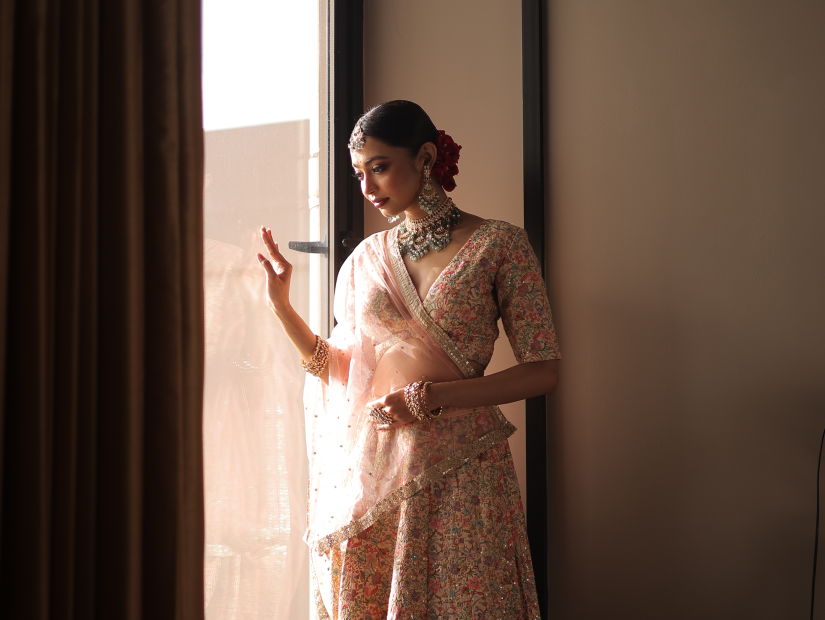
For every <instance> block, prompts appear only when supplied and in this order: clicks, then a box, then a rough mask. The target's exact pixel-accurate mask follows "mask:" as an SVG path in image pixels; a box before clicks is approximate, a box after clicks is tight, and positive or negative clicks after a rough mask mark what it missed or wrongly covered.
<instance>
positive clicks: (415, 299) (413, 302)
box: [387, 227, 478, 378]
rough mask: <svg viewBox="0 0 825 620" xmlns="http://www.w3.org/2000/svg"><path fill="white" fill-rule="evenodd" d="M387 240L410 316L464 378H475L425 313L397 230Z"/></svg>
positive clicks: (466, 364) (445, 335) (472, 371)
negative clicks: (397, 240)
mask: <svg viewBox="0 0 825 620" xmlns="http://www.w3.org/2000/svg"><path fill="white" fill-rule="evenodd" d="M387 237H388V238H389V239H388V241H389V246H390V247H388V248H387V252H388V253H389V255H390V262H391V263H392V268H393V271H395V279H396V280H397V281H398V285H399V286H400V287H401V294H402V295H403V296H404V301H406V302H407V307H408V308H409V309H410V312H411V313H412V315H413V316H414V317H415V318H416V319H417V320H418V322H419V323H421V325H422V326H423V327H424V329H425V330H427V333H429V334H430V336H431V337H432V339H433V340H434V341H435V342H436V343H437V344H438V345H439V346H440V347H441V348H442V349H444V352H445V353H446V354H447V355H448V356H449V357H450V359H451V360H453V362H454V363H455V365H456V366H458V369H459V370H460V371H461V372H462V373H464V376H465V378H470V377H475V376H476V375H477V374H478V373H477V372H476V369H475V368H473V366H472V364H470V362H469V360H468V359H467V358H466V357H464V354H463V353H462V352H461V350H460V349H459V348H458V347H457V346H456V344H455V343H454V342H453V341H452V339H451V338H450V336H449V335H448V334H447V332H445V331H444V330H443V329H441V327H440V326H439V325H438V324H437V323H436V322H435V320H434V319H433V317H431V316H430V314H429V313H428V312H427V309H426V308H425V307H424V304H423V303H422V301H421V298H420V297H419V296H418V291H417V290H415V286H414V285H413V282H412V279H411V278H410V274H409V273H408V272H407V266H406V265H405V264H404V259H403V258H402V257H401V253H400V252H399V251H398V246H397V245H396V243H395V241H396V239H397V237H398V228H397V227H396V228H393V230H392V232H391V233H390V234H389V235H387Z"/></svg>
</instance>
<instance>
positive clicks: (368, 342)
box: [304, 230, 515, 559]
mask: <svg viewBox="0 0 825 620" xmlns="http://www.w3.org/2000/svg"><path fill="white" fill-rule="evenodd" d="M394 234H395V230H391V231H385V232H383V233H378V234H376V235H373V236H371V237H370V238H368V239H367V240H366V241H365V242H364V243H363V244H361V245H360V246H359V247H358V248H357V249H356V250H355V252H353V254H352V255H351V256H350V257H349V258H348V259H347V260H346V261H345V263H344V265H343V267H342V268H341V272H340V274H339V276H338V286H337V287H336V293H335V317H336V319H337V321H338V324H337V325H336V326H335V329H334V330H333V332H332V334H331V336H330V338H329V343H330V358H329V382H328V383H327V384H325V383H323V382H322V381H320V380H319V379H317V378H315V377H308V378H307V384H306V388H305V398H304V402H305V408H306V416H307V444H308V450H309V461H310V486H309V496H308V512H309V515H308V517H309V521H308V529H307V532H306V535H305V540H306V542H307V544H309V545H310V547H311V550H312V552H313V553H312V555H313V556H315V558H316V559H320V558H321V557H322V556H324V555H326V554H327V553H328V552H329V550H330V549H332V548H333V547H335V546H338V545H342V544H345V542H346V540H347V539H348V538H350V537H352V536H354V535H355V534H358V533H360V532H362V531H363V530H364V529H366V528H367V527H369V526H370V525H372V524H373V523H374V522H375V521H376V520H377V519H378V518H379V517H380V516H381V515H382V514H384V513H386V512H387V511H389V510H392V509H393V508H395V507H396V506H397V505H398V504H399V503H400V502H402V501H404V500H405V499H407V498H409V497H410V496H412V495H413V494H414V493H416V492H417V491H419V490H420V489H422V488H424V487H425V486H426V485H427V484H428V483H429V482H430V481H431V480H433V479H436V478H438V477H440V476H443V475H444V474H445V473H446V472H447V471H449V470H451V469H453V468H456V467H460V466H461V465H462V464H463V463H464V462H465V461H467V460H469V459H470V458H472V457H473V456H476V455H477V454H480V453H481V452H482V451H484V450H485V449H487V448H488V447H490V446H491V445H493V444H494V443H496V442H499V441H503V440H504V439H506V438H507V437H508V436H509V435H510V434H512V432H513V431H514V430H515V429H514V428H513V426H512V425H511V424H510V423H509V422H508V421H507V420H506V419H505V418H504V416H503V415H502V414H501V411H500V410H499V408H498V407H494V406H490V407H479V408H474V409H450V408H448V409H446V410H445V412H444V413H443V414H442V415H441V416H440V417H438V418H436V419H434V420H432V421H429V422H424V423H416V424H410V425H394V426H393V428H392V429H391V430H388V431H377V430H375V428H374V424H373V422H372V421H371V420H370V418H369V415H368V414H369V412H368V410H367V409H366V407H365V404H366V403H367V402H368V401H370V400H372V399H373V398H377V397H380V396H383V395H384V394H386V393H388V392H390V391H392V390H396V389H399V388H401V387H403V386H404V385H406V384H407V383H409V382H410V381H414V380H417V379H428V380H431V381H449V380H454V379H461V378H465V377H470V376H473V374H474V370H473V368H472V367H471V366H470V365H469V363H468V362H467V360H466V359H464V358H463V356H462V354H461V352H460V349H459V347H458V346H457V345H456V343H453V342H451V341H450V340H449V338H448V336H447V335H446V334H445V333H444V332H443V331H442V330H440V328H438V326H437V325H435V324H434V322H433V321H432V320H431V319H430V318H429V316H428V315H427V314H426V312H425V311H424V308H423V306H422V304H421V301H420V299H419V298H418V294H417V292H416V291H415V288H414V287H413V286H412V283H411V281H410V279H409V275H408V274H407V271H406V267H405V266H404V263H403V260H401V257H400V256H399V255H398V254H397V251H396V250H395V249H394V244H392V243H391V241H392V239H393V235H394Z"/></svg>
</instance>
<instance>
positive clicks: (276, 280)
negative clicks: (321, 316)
mask: <svg viewBox="0 0 825 620" xmlns="http://www.w3.org/2000/svg"><path fill="white" fill-rule="evenodd" d="M261 239H263V242H264V245H265V246H266V249H267V251H268V252H269V256H270V258H271V259H272V260H271V261H270V260H267V258H266V257H265V256H264V255H263V254H261V253H260V252H259V253H258V260H259V261H260V263H261V265H262V266H263V268H264V271H266V288H267V293H268V294H269V304H270V306H271V308H272V310H273V311H275V312H278V311H280V310H284V309H286V308H289V280H290V278H291V277H292V265H291V264H290V263H289V262H288V261H287V260H286V259H285V258H284V256H283V254H281V252H280V251H279V250H278V244H277V243H276V242H275V241H274V240H273V239H272V229H271V228H266V227H264V226H261Z"/></svg>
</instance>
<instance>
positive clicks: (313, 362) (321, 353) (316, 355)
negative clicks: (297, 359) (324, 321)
mask: <svg viewBox="0 0 825 620" xmlns="http://www.w3.org/2000/svg"><path fill="white" fill-rule="evenodd" d="M328 361H329V344H328V343H327V341H326V340H324V339H323V338H321V337H320V336H319V335H318V334H316V335H315V350H314V351H313V352H312V357H311V358H309V360H308V361H307V360H301V366H303V368H304V370H306V371H307V372H308V373H309V374H311V375H315V376H316V377H320V376H321V373H322V372H324V368H326V367H327V362H328Z"/></svg>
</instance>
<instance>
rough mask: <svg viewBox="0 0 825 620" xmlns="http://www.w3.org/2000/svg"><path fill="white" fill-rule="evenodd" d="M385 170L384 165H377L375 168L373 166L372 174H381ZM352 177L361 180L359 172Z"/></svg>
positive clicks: (385, 166)
mask: <svg viewBox="0 0 825 620" xmlns="http://www.w3.org/2000/svg"><path fill="white" fill-rule="evenodd" d="M386 169H387V165H386V164H378V165H377V166H373V169H372V173H373V174H381V173H382V172H384V171H385V170H386ZM352 176H354V177H355V178H356V179H358V180H359V181H360V180H361V172H353V173H352Z"/></svg>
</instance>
